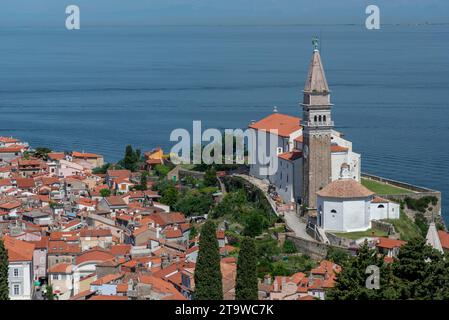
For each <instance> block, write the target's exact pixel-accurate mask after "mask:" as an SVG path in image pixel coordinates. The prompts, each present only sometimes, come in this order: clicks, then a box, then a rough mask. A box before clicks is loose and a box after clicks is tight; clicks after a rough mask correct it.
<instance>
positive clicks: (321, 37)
mask: <svg viewBox="0 0 449 320" xmlns="http://www.w3.org/2000/svg"><path fill="white" fill-rule="evenodd" d="M321 31H322V29H321V28H320V51H321V52H323V50H322V48H323V36H322V34H321Z"/></svg>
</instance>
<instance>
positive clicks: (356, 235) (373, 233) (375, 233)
mask: <svg viewBox="0 0 449 320" xmlns="http://www.w3.org/2000/svg"><path fill="white" fill-rule="evenodd" d="M334 234H335V235H336V236H338V237H341V238H347V239H351V240H357V239H360V238H363V237H386V236H388V234H387V233H386V232H385V231H382V230H377V229H368V230H366V231H355V232H340V233H334Z"/></svg>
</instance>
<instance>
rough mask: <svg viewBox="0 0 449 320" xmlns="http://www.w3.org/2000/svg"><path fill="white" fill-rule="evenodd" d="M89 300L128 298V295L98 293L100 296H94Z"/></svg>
mask: <svg viewBox="0 0 449 320" xmlns="http://www.w3.org/2000/svg"><path fill="white" fill-rule="evenodd" d="M88 300H128V297H126V296H104V295H98V296H92V297H91V298H89V299H88Z"/></svg>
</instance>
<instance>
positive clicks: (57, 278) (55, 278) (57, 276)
mask: <svg viewBox="0 0 449 320" xmlns="http://www.w3.org/2000/svg"><path fill="white" fill-rule="evenodd" d="M51 278H52V279H53V280H59V275H57V274H54V275H52V277H51Z"/></svg>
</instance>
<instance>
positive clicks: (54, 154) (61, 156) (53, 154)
mask: <svg viewBox="0 0 449 320" xmlns="http://www.w3.org/2000/svg"><path fill="white" fill-rule="evenodd" d="M47 157H48V158H49V159H50V160H62V159H64V158H65V154H64V152H50V153H49V154H47Z"/></svg>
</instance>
